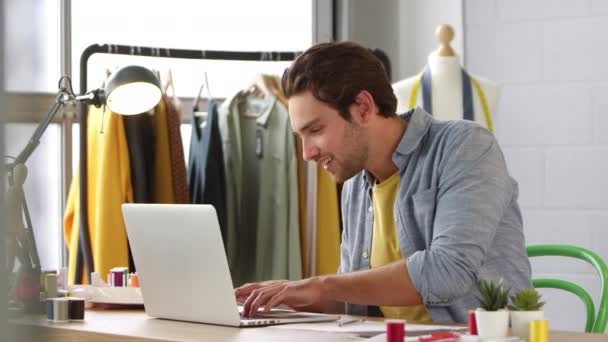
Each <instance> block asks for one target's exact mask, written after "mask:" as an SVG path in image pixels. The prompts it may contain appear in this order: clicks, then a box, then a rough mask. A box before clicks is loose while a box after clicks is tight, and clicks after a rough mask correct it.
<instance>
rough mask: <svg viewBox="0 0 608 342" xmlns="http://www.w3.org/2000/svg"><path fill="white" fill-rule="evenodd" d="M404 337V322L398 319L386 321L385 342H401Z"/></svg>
mask: <svg viewBox="0 0 608 342" xmlns="http://www.w3.org/2000/svg"><path fill="white" fill-rule="evenodd" d="M404 336H405V321H403V320H399V319H389V320H386V342H403V337H404Z"/></svg>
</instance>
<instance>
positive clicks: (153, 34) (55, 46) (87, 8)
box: [3, 0, 313, 269]
mask: <svg viewBox="0 0 608 342" xmlns="http://www.w3.org/2000/svg"><path fill="white" fill-rule="evenodd" d="M4 10H5V12H6V13H10V15H7V16H6V18H7V20H6V22H5V23H4V24H3V27H4V30H5V33H6V45H7V49H6V50H5V51H4V52H3V53H4V58H5V65H6V70H7V73H6V74H5V77H4V80H5V84H6V89H7V90H8V91H10V92H25V93H32V92H44V93H52V94H53V96H54V94H55V92H56V91H57V82H58V80H59V76H60V57H59V56H60V46H59V36H60V32H59V31H60V26H59V0H45V1H38V0H7V1H5V2H4ZM312 13H313V0H299V1H280V0H258V1H245V0H240V1H237V0H222V1H217V0H216V1H213V0H201V1H186V0H174V1H172V2H166V1H119V0H105V1H102V2H91V1H86V0H73V1H72V62H73V64H72V65H73V66H72V71H73V75H72V80H73V85H74V90H76V91H78V90H79V85H78V80H79V74H78V73H79V62H80V54H81V53H82V51H83V50H84V48H86V47H87V46H89V45H91V44H96V43H99V44H103V43H112V44H125V45H137V46H151V47H166V48H179V49H200V50H230V51H302V50H305V49H306V48H307V47H308V46H310V45H311V43H312V40H313V38H312V32H313V18H312V16H313V14H312ZM23 18H27V20H24V19H23ZM131 63H136V64H140V63H141V64H142V65H144V66H148V67H150V68H153V69H157V70H159V71H160V72H161V78H166V75H167V70H169V68H170V69H171V70H172V74H173V76H174V84H175V89H176V91H177V95H178V96H183V97H194V96H195V95H196V93H197V91H198V89H199V87H200V85H201V83H202V81H203V72H207V73H208V78H209V84H210V88H211V93H212V95H213V96H214V97H218V98H223V97H226V96H229V95H230V94H231V93H233V92H234V91H235V90H237V89H240V88H242V87H245V86H247V85H248V83H249V82H251V80H252V79H253V77H254V75H255V74H257V73H260V72H264V73H271V74H280V73H282V71H283V69H284V68H285V67H286V66H287V65H288V64H289V63H288V62H264V63H261V62H234V61H187V60H173V59H164V58H146V57H133V56H118V55H95V56H93V57H92V58H91V59H90V61H89V73H88V80H89V82H88V83H89V84H88V85H87V90H91V89H95V88H98V87H99V86H100V85H101V82H102V81H103V79H104V78H105V69H106V68H109V69H113V68H115V67H117V66H122V65H125V64H131ZM44 114H45V112H44V111H40V110H35V112H33V113H30V114H28V119H25V118H23V119H21V118H17V120H16V121H19V122H20V123H13V124H9V125H7V126H6V127H5V128H6V130H5V133H6V134H5V135H4V137H3V139H4V140H3V141H4V142H5V143H6V146H5V147H6V151H7V153H9V154H16V153H19V151H21V149H22V148H23V147H24V146H25V144H26V140H27V138H29V136H30V135H31V134H32V132H33V131H34V129H35V127H36V126H37V123H36V122H37V121H39V120H42V117H43V116H44ZM32 117H34V118H36V119H35V120H36V121H32V120H31V118H32ZM21 122H23V123H21ZM26 122H27V123H26ZM75 126H76V127H74V128H75V130H74V131H73V140H74V143H75V147H76V148H75V149H74V151H73V152H74V153H73V154H72V155H73V156H76V157H75V158H74V160H73V161H74V163H75V164H77V163H78V157H77V156H78V148H77V147H78V128H77V125H75ZM60 133H61V129H60V127H59V125H56V124H52V125H51V126H49V128H48V130H47V131H46V132H45V134H44V136H43V138H42V142H41V144H40V146H38V148H37V150H36V151H35V152H34V154H33V155H32V157H31V158H30V160H28V162H27V167H28V168H29V170H30V174H29V176H28V178H27V181H26V184H25V191H26V195H27V199H28V203H29V204H30V214H31V216H32V220H33V225H34V230H35V231H34V235H35V237H36V243H37V245H38V251H39V254H40V259H41V263H42V267H43V269H57V268H59V267H60V266H61V258H60V255H61V253H60V251H61V248H62V247H61V246H62V245H61V243H62V242H61V239H60V237H59V235H58V234H60V232H61V230H62V213H61V207H62V206H61V195H60V194H61V186H60V184H61V181H60V177H61V146H60V138H59V137H60ZM188 133H189V132H188ZM184 140H185V141H189V139H188V137H185V139H184Z"/></svg>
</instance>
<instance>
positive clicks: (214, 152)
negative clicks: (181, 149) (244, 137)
mask: <svg viewBox="0 0 608 342" xmlns="http://www.w3.org/2000/svg"><path fill="white" fill-rule="evenodd" d="M191 119H192V136H191V137H190V153H189V156H188V184H189V185H190V196H191V200H192V203H194V204H211V205H213V207H215V211H216V212H217V217H218V220H219V223H220V230H221V232H222V240H223V241H224V247H225V246H226V241H227V226H226V219H227V217H226V216H227V214H226V180H225V174H224V153H223V150H222V137H221V135H220V126H219V118H218V113H217V104H216V103H215V101H213V100H210V101H209V108H208V114H207V117H206V118H203V117H200V116H195V115H194V110H193V112H192V117H191Z"/></svg>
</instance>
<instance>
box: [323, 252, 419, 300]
mask: <svg viewBox="0 0 608 342" xmlns="http://www.w3.org/2000/svg"><path fill="white" fill-rule="evenodd" d="M321 281H322V284H323V291H324V297H325V298H326V301H328V302H331V301H336V302H348V303H352V304H362V305H385V306H407V305H417V304H421V303H422V298H421V297H420V295H419V294H418V292H417V291H416V289H415V288H414V285H413V284H412V281H411V280H410V277H409V274H408V272H407V264H406V260H405V259H403V260H400V261H396V262H393V263H390V264H388V265H384V266H382V267H378V268H374V269H371V270H366V271H357V272H350V273H341V274H335V275H328V276H322V277H321Z"/></svg>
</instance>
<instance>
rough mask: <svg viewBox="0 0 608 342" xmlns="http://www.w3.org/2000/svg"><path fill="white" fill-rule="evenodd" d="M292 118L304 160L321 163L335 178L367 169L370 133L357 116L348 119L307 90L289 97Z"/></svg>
mask: <svg viewBox="0 0 608 342" xmlns="http://www.w3.org/2000/svg"><path fill="white" fill-rule="evenodd" d="M354 106H356V105H352V106H351V114H352V113H353V108H354ZM289 118H290V121H291V127H292V129H293V131H294V132H296V133H297V134H298V135H299V136H300V137H301V138H302V154H303V158H304V160H311V161H315V162H317V163H319V164H321V165H322V166H323V168H324V169H325V171H327V172H329V174H330V175H331V176H332V178H333V179H334V181H336V182H338V183H341V182H344V181H345V180H347V179H349V178H351V177H352V176H354V175H355V174H357V173H358V172H360V171H361V170H363V169H364V168H365V162H366V160H367V156H368V151H367V135H366V134H365V131H364V129H363V128H362V127H361V126H360V125H359V124H358V123H357V118H356V117H355V116H353V117H352V118H351V122H349V121H346V120H345V119H344V118H342V117H341V116H340V114H339V112H338V111H337V110H336V109H333V108H331V107H330V106H329V105H327V104H325V103H323V102H321V101H319V100H317V99H316V98H315V97H314V96H313V95H312V93H311V92H310V91H306V92H304V93H301V94H298V95H294V96H292V97H291V98H290V99H289Z"/></svg>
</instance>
